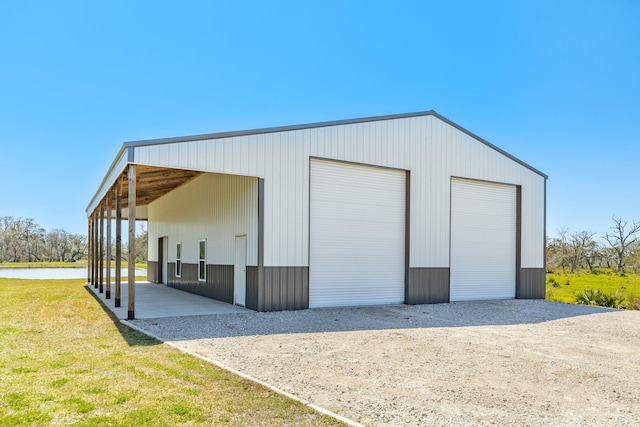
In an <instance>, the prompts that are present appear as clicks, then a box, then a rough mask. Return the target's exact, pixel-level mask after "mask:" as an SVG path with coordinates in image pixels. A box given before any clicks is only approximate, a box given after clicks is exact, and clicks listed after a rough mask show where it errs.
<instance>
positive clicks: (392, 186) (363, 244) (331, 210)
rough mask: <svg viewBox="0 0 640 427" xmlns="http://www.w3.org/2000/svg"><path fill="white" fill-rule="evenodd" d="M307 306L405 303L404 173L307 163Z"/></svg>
mask: <svg viewBox="0 0 640 427" xmlns="http://www.w3.org/2000/svg"><path fill="white" fill-rule="evenodd" d="M310 195H311V196H310V251H309V255H310V256H309V262H310V264H309V306H310V307H337V306H353V305H375V304H399V303H402V302H404V251H405V247H404V238H405V173H404V172H403V171H396V170H388V169H381V168H374V167H368V166H360V165H351V164H343V163H337V162H328V161H321V160H312V161H311V192H310Z"/></svg>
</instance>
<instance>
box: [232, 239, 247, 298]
mask: <svg viewBox="0 0 640 427" xmlns="http://www.w3.org/2000/svg"><path fill="white" fill-rule="evenodd" d="M246 296H247V236H236V262H235V268H234V273H233V303H234V304H237V305H241V306H243V307H244V306H245V300H246Z"/></svg>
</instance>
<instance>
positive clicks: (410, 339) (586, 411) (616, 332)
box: [133, 300, 640, 426]
mask: <svg viewBox="0 0 640 427" xmlns="http://www.w3.org/2000/svg"><path fill="white" fill-rule="evenodd" d="M133 323H135V324H136V325H137V326H139V327H141V328H142V329H145V330H148V331H149V332H151V333H152V334H154V335H157V336H160V337H162V338H163V339H165V340H166V341H172V342H173V343H174V344H175V345H177V346H179V347H181V348H184V349H187V350H189V351H193V352H196V353H198V354H201V355H203V356H206V357H209V358H212V359H215V360H218V361H220V362H222V363H224V364H226V365H228V366H231V367H233V368H235V369H238V370H240V371H242V372H245V373H247V374H249V375H251V376H253V377H255V378H258V379H261V380H263V381H266V382H268V383H270V384H272V385H274V386H275V387H278V388H280V389H282V390H285V391H287V392H290V393H292V394H294V395H296V396H299V397H301V398H303V399H307V400H309V401H311V402H312V403H315V404H317V405H320V406H323V407H325V408H327V409H329V410H331V411H334V412H336V413H339V414H342V415H344V416H346V417H349V418H351V419H354V420H357V421H359V422H361V423H363V424H366V425H394V426H396V425H397V426H403V425H407V426H409V425H411V426H415V425H465V426H466V425H530V426H535V425H545V426H549V425H562V426H587V425H593V426H595V425H598V426H600V425H616V426H625V425H628V426H632V425H633V426H634V425H639V424H640V388H639V387H638V386H637V378H638V367H639V366H640V312H635V311H618V310H608V309H601V308H595V307H584V306H576V305H567V304H558V303H552V302H547V301H523V300H511V301H495V302H473V303H457V304H438V305H421V306H390V307H375V308H354V309H330V310H303V311H296V312H277V313H248V314H232V315H214V316H190V317H178V318H164V319H150V320H136V321H134V322H133Z"/></svg>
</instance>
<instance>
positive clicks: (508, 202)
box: [450, 179, 516, 301]
mask: <svg viewBox="0 0 640 427" xmlns="http://www.w3.org/2000/svg"><path fill="white" fill-rule="evenodd" d="M450 274H451V278H450V280H451V282H450V283H451V287H450V300H451V301H473V300H490V299H507V298H515V296H516V285H515V280H516V187H514V186H512V185H501V184H493V183H487V182H477V181H468V180H459V179H453V180H452V182H451V273H450Z"/></svg>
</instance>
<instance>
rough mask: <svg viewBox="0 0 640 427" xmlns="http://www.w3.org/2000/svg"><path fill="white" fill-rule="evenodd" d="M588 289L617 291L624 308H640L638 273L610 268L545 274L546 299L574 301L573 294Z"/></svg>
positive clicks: (639, 276) (614, 292)
mask: <svg viewBox="0 0 640 427" xmlns="http://www.w3.org/2000/svg"><path fill="white" fill-rule="evenodd" d="M554 282H555V286H554ZM588 289H593V290H596V289H599V290H601V291H603V292H605V293H607V294H611V295H614V294H616V293H617V294H618V295H619V296H621V297H622V298H624V303H623V306H624V307H625V308H628V309H635V310H638V309H640V305H639V304H640V274H634V273H627V274H625V275H620V274H618V273H616V272H615V271H612V270H601V271H598V272H597V274H594V273H590V272H589V271H583V272H579V273H574V274H561V273H556V274H547V299H548V300H551V301H558V302H567V303H574V302H575V294H576V293H577V292H583V291H585V290H588Z"/></svg>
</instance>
